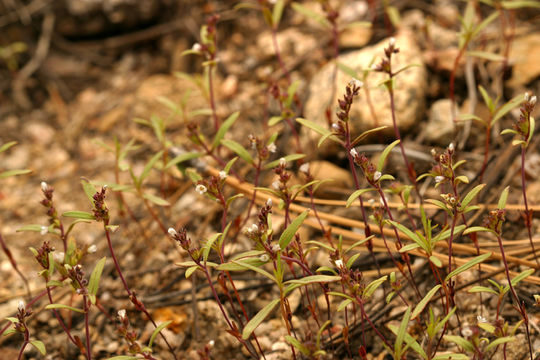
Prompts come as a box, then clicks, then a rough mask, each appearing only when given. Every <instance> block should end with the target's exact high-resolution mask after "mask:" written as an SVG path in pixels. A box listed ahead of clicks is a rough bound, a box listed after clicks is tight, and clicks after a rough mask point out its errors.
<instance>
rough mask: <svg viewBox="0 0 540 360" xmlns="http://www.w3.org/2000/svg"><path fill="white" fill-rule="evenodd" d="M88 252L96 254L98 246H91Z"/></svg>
mask: <svg viewBox="0 0 540 360" xmlns="http://www.w3.org/2000/svg"><path fill="white" fill-rule="evenodd" d="M87 251H88V253H89V254H94V253H95V252H96V251H97V245H96V244H92V245H90V246H89V247H88V249H87Z"/></svg>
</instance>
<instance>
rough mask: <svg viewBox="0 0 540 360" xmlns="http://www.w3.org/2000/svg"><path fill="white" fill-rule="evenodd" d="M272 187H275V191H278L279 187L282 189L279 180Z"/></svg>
mask: <svg viewBox="0 0 540 360" xmlns="http://www.w3.org/2000/svg"><path fill="white" fill-rule="evenodd" d="M272 187H273V188H274V189H276V190H279V187H280V183H279V181H278V180H276V181H274V182H273V183H272Z"/></svg>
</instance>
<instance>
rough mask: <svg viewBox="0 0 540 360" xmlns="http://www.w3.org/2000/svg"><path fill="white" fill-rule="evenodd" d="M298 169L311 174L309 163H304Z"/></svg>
mask: <svg viewBox="0 0 540 360" xmlns="http://www.w3.org/2000/svg"><path fill="white" fill-rule="evenodd" d="M298 170H299V171H300V172H302V173H304V174H306V175H307V174H309V163H303V164H302V165H300V168H299V169H298Z"/></svg>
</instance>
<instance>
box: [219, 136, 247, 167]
mask: <svg viewBox="0 0 540 360" xmlns="http://www.w3.org/2000/svg"><path fill="white" fill-rule="evenodd" d="M221 144H222V145H223V146H225V147H227V148H229V149H230V150H232V151H233V152H234V153H236V155H238V156H240V157H241V158H242V159H244V161H245V162H247V163H249V164H253V158H252V157H251V155H250V154H249V152H248V151H247V150H246V149H245V148H244V147H243V146H242V145H240V144H239V143H237V142H236V141H234V140H228V139H223V140H221Z"/></svg>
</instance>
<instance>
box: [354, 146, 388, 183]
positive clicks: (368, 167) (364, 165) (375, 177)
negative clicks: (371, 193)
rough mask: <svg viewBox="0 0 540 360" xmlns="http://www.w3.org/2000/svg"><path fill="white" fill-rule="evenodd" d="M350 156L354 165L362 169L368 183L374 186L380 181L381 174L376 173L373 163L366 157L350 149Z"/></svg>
mask: <svg viewBox="0 0 540 360" xmlns="http://www.w3.org/2000/svg"><path fill="white" fill-rule="evenodd" d="M350 153H351V156H352V158H353V160H354V163H355V164H356V165H358V166H360V168H361V169H362V172H363V173H364V176H365V178H366V180H367V181H368V183H369V184H370V185H372V186H376V185H377V183H378V182H379V180H380V179H381V176H382V173H381V172H380V171H377V168H376V167H375V165H373V163H372V162H371V161H370V160H369V159H368V158H367V156H366V155H365V154H364V153H362V154H358V152H357V151H356V149H354V148H353V149H351V151H350Z"/></svg>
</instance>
